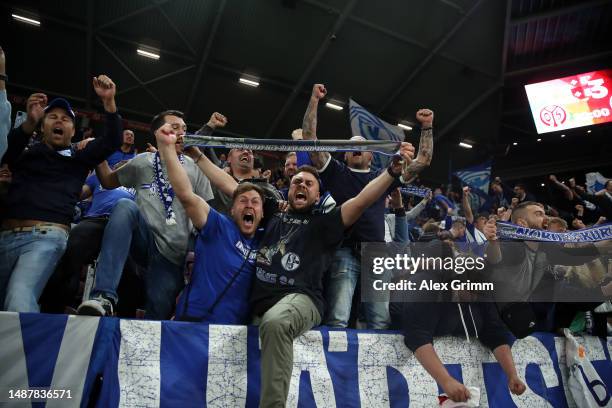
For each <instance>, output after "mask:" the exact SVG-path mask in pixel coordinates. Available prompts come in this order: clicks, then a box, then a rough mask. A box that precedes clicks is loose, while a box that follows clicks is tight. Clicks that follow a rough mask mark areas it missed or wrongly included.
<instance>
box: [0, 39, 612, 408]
mask: <svg viewBox="0 0 612 408" xmlns="http://www.w3.org/2000/svg"><path fill="white" fill-rule="evenodd" d="M0 74H2V77H0V156H1V157H2V163H1V164H2V167H0V210H1V214H2V216H1V218H2V225H1V232H0V305H1V309H2V310H5V311H16V312H39V311H41V310H42V311H44V312H53V313H79V314H88V315H98V316H119V317H132V318H133V317H135V316H142V317H144V318H147V319H170V318H174V319H177V320H185V321H197V322H208V323H221V324H250V323H253V324H257V325H259V328H260V339H261V348H262V362H261V366H262V393H261V395H262V397H261V398H262V399H261V405H262V406H265V407H272V406H284V403H285V400H286V397H287V393H288V387H289V379H290V376H291V369H292V361H293V354H292V353H293V351H292V350H293V346H292V342H293V339H294V338H295V337H297V336H299V335H300V334H302V333H303V332H305V331H307V330H309V329H310V328H312V327H315V326H318V325H321V324H322V325H326V326H329V327H335V328H347V327H349V328H350V327H353V328H355V327H357V328H368V329H388V328H395V329H398V330H401V331H402V333H403V334H404V336H405V343H406V346H407V347H408V348H410V349H411V350H412V351H413V352H414V353H415V356H416V357H417V359H418V360H419V361H420V362H421V363H422V364H423V366H424V367H425V368H426V369H427V371H428V372H429V373H430V374H431V375H432V377H434V378H435V380H436V381H437V382H438V383H439V384H440V386H441V387H442V389H443V390H444V391H445V392H446V393H447V394H448V396H449V397H450V398H452V399H453V400H455V401H465V400H466V399H467V398H468V397H469V392H468V390H467V388H466V387H465V386H463V384H461V383H460V382H459V381H458V380H457V379H455V378H453V377H452V376H451V375H450V374H449V373H448V372H447V371H446V369H445V368H444V366H443V365H442V363H441V362H440V360H439V358H438V357H437V355H436V353H435V350H434V348H433V342H434V337H435V336H440V335H461V336H462V335H464V334H465V336H466V338H467V340H468V341H470V337H474V338H478V339H480V340H481V341H482V342H483V343H484V344H485V345H486V346H487V347H489V348H490V349H491V350H492V351H493V353H494V355H495V357H496V358H497V359H498V361H499V362H500V364H501V366H502V368H503V369H504V372H505V373H506V375H507V377H508V385H509V388H510V390H511V391H512V392H514V393H516V394H521V393H522V392H523V391H524V390H525V385H524V384H523V382H522V381H521V379H520V378H519V377H518V375H517V373H516V369H515V368H514V363H513V361H512V355H511V353H510V345H511V344H512V336H515V337H523V336H525V335H527V334H530V333H532V332H533V331H535V330H541V331H550V332H557V331H559V330H560V329H561V328H564V327H570V328H572V329H573V330H574V331H576V332H581V331H588V332H589V333H591V334H596V335H603V336H605V335H606V333H607V328H608V326H607V313H609V312H610V311H611V310H612V308H610V307H609V305H610V304H609V302H607V300H608V299H609V298H610V296H611V295H612V283H610V281H611V280H612V276H611V274H612V271H610V261H609V258H608V257H609V253H610V240H607V241H603V242H597V243H595V244H590V243H582V244H562V243H561V244H558V243H555V244H548V245H544V244H543V243H539V242H536V241H515V242H513V243H512V244H514V245H509V246H504V242H500V241H502V240H501V239H499V234H498V223H499V222H509V223H511V224H514V225H517V226H522V227H525V228H529V229H532V230H547V231H550V232H566V231H571V230H584V229H585V228H589V227H591V226H597V225H601V224H605V223H606V222H607V220H609V219H610V218H611V217H612V180H608V181H607V182H606V184H605V187H604V188H603V189H602V190H600V191H596V192H587V190H586V189H585V188H584V187H583V186H581V185H579V184H578V183H577V182H576V180H575V179H574V178H569V179H567V180H564V181H560V180H559V179H557V177H555V176H554V175H550V176H549V179H548V182H549V183H548V185H549V190H548V191H549V196H548V197H547V198H546V201H544V200H538V199H537V198H536V196H534V194H532V193H531V192H530V191H528V189H527V187H526V186H525V185H524V184H521V183H516V184H514V185H510V184H509V183H507V182H505V181H504V180H501V179H500V178H499V177H495V178H493V179H492V181H491V183H490V187H489V191H488V193H487V192H478V191H475V189H473V188H470V187H469V186H461V185H460V184H456V185H454V186H453V185H444V186H442V185H425V184H426V183H421V181H420V179H419V174H420V173H421V172H422V170H423V169H425V168H427V167H428V166H430V165H431V164H432V163H435V160H433V156H434V154H433V153H434V146H433V137H432V135H433V119H434V115H433V112H432V111H430V110H428V109H421V110H419V111H418V112H417V113H416V120H417V122H418V124H419V130H420V140H419V145H418V150H415V147H413V146H412V145H411V144H410V143H406V142H403V143H402V144H401V147H400V150H399V152H398V155H397V156H396V157H394V158H393V159H392V160H391V161H390V162H389V166H388V168H386V169H375V168H373V167H372V166H371V161H372V156H373V153H371V152H368V151H354V152H346V153H344V154H342V155H332V154H330V153H325V152H312V153H305V152H288V153H286V154H285V155H284V157H283V159H282V161H277V162H276V163H274V164H272V165H270V166H268V167H269V168H266V166H264V164H263V163H264V160H262V158H261V157H258V156H257V154H256V152H253V151H251V150H250V149H248V148H247V147H245V148H234V149H231V150H229V151H221V150H219V151H217V152H215V151H214V150H212V149H203V150H200V149H199V148H197V147H188V148H186V147H185V145H184V140H183V138H184V135H185V134H186V133H187V125H186V118H184V115H183V113H182V112H180V111H178V110H166V111H163V112H160V113H159V114H158V115H156V116H155V117H154V118H153V119H152V122H151V134H152V135H153V136H154V137H155V141H156V146H153V145H149V146H148V148H147V150H146V151H145V152H143V153H140V154H137V152H136V151H135V149H134V144H135V140H134V139H135V136H134V132H132V131H131V130H129V129H123V126H122V120H121V117H120V115H119V112H120V109H119V108H118V107H117V105H116V103H115V94H116V85H115V83H114V82H113V81H112V79H111V78H110V77H108V76H106V75H99V76H97V77H95V78H93V80H92V86H93V88H94V91H95V93H96V95H97V96H98V97H99V98H100V102H101V104H102V106H103V108H104V112H105V115H106V117H105V121H104V132H103V133H102V134H100V135H92V134H88V135H87V137H84V138H83V140H82V141H80V142H78V143H72V142H71V139H72V138H73V136H74V135H75V129H76V122H77V116H76V114H75V112H74V111H73V109H72V107H71V105H70V102H69V101H67V100H65V99H62V98H55V99H52V100H51V99H49V98H48V96H47V95H45V94H42V93H34V94H32V95H31V96H30V97H29V98H28V99H27V106H26V109H25V110H26V119H25V121H24V122H23V123H21V124H18V126H16V127H13V128H12V129H11V105H10V104H9V103H8V101H7V99H6V89H5V79H6V77H5V76H4V75H5V57H4V54H3V53H2V51H1V49H0ZM326 93H327V91H326V89H325V87H324V86H323V85H321V84H316V85H314V86H313V90H312V94H311V97H310V99H309V103H308V106H307V108H306V113H305V115H304V120H303V123H302V126H301V128H300V129H297V130H296V131H294V132H293V134H292V135H291V138H292V139H294V140H299V139H304V140H316V139H317V109H318V104H319V102H320V101H321V100H322V99H323V98H324V97H325V96H326ZM227 125H228V118H226V117H225V116H224V115H223V114H221V113H218V112H214V113H213V114H212V115H211V118H210V120H209V122H208V123H207V124H206V125H205V126H203V127H202V128H201V129H199V130H198V131H197V132H196V133H197V134H201V135H211V134H214V132H215V130H216V129H220V128H223V127H225V126H227ZM94 136H96V137H94ZM351 140H356V141H359V140H364V139H363V138H362V137H361V136H354V137H353V138H351ZM266 160H267V161H268V162H269V161H270V160H271V159H270V157H266ZM272 161H273V160H272ZM406 185H411V186H416V187H419V188H421V189H422V190H424V188H425V187H427V188H429V191H428V192H425V193H424V194H420V195H419V194H416V195H414V194H409V193H407V192H406V191H405V190H402V187H403V186H406ZM372 242H375V243H385V242H394V243H400V244H402V245H404V246H403V247H402V248H406V249H405V250H406V251H410V249H409V245H410V244H415V243H418V244H422V245H425V248H426V252H427V253H428V254H429V255H432V256H438V257H444V258H447V257H450V258H453V257H454V258H456V257H458V256H460V254H465V253H470V254H471V255H470V256H478V255H483V254H485V253H486V255H487V257H488V258H487V267H488V268H490V269H487V270H488V271H490V273H491V275H498V276H500V281H506V282H508V284H507V286H508V287H511V288H512V289H513V290H514V291H515V292H516V293H514V295H515V297H518V298H520V300H521V302H514V301H497V302H494V301H491V299H487V301H483V299H482V298H479V294H477V293H472V292H471V291H451V292H448V293H447V294H446V295H444V296H442V297H443V298H444V299H436V301H432V300H431V299H425V300H423V299H421V300H419V301H415V302H399V303H398V302H393V300H392V299H388V298H386V299H384V301H380V300H377V301H371V300H367V299H365V297H364V298H363V299H364V300H362V296H360V291H363V290H364V288H362V287H361V286H362V285H363V282H368V281H367V279H368V278H367V277H365V275H364V274H367V271H363V270H362V262H361V261H362V259H361V257H362V252H361V250H362V248H363V245H364V243H372ZM396 248H397V247H396ZM534 254H535V255H534ZM538 254H543V255H542V256H539V255H538ZM92 271H95V273H91V272H92ZM88 276H89V279H87V277H88ZM364 277H365V279H366V280H364V279H362V278H364ZM383 279H386V280H387V281H392V280H394V279H397V276H393V275H392V274H390V273H387V272H385V274H383ZM412 279H414V281H415V282H421V281H423V280H425V279H428V280H432V279H433V280H434V281H436V282H444V281H445V279H447V277H445V276H444V274H443V273H438V274H435V273H434V274H431V273H428V274H425V273H423V274H421V273H416V274H413V276H412ZM551 282H552V283H551ZM555 282H559V284H560V285H566V286H571V285H574V284H575V283H576V282H578V283H580V284H581V285H582V287H584V288H586V289H585V290H588V291H589V292H588V294H589V295H588V296H589V297H588V298H587V299H583V300H582V301H581V302H575V303H565V302H555V301H553V300H549V299H547V298H544V297H543V298H537V297H534V294H535V293H538V289H539V288H541V287H542V286H543V285H555V284H556V283H555ZM564 288H565V286H564ZM568 290H569V289H568ZM581 293H582V292H581ZM513 299H514V298H513ZM479 300H480V301H479ZM536 300H537V301H536ZM468 316H469V318H468ZM517 316H519V318H517ZM466 322H468V323H469V324H466ZM470 322H471V323H470Z"/></svg>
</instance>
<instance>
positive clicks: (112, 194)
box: [85, 174, 135, 217]
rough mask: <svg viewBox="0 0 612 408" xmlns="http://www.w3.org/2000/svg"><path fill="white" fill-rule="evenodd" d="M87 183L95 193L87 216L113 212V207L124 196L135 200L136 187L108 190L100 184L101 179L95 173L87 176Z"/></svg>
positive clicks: (104, 214) (98, 215)
mask: <svg viewBox="0 0 612 408" xmlns="http://www.w3.org/2000/svg"><path fill="white" fill-rule="evenodd" d="M85 184H87V186H89V188H90V189H91V191H92V193H93V199H92V200H91V206H90V207H89V209H88V210H87V213H86V214H85V217H104V216H107V215H109V214H110V213H111V211H112V210H113V207H114V206H115V204H116V203H117V201H119V200H120V199H122V198H128V199H130V200H134V193H135V191H134V189H133V188H125V187H117V188H115V189H112V190H106V189H105V188H104V187H102V185H101V184H100V180H98V177H96V175H95V174H92V175H91V176H89V177H87V180H85Z"/></svg>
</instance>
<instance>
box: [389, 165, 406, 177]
mask: <svg viewBox="0 0 612 408" xmlns="http://www.w3.org/2000/svg"><path fill="white" fill-rule="evenodd" d="M387 173H389V175H390V176H391V177H393V178H394V179H398V178H400V176H401V175H402V172H400V173H399V174H395V173H393V170H391V166H389V167H387Z"/></svg>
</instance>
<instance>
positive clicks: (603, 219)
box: [595, 217, 607, 225]
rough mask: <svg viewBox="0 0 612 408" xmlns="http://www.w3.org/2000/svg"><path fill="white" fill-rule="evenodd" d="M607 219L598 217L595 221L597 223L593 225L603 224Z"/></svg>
mask: <svg viewBox="0 0 612 408" xmlns="http://www.w3.org/2000/svg"><path fill="white" fill-rule="evenodd" d="M606 220H607V218H606V217H599V219H598V220H597V222H596V223H595V225H601V224H605V222H606Z"/></svg>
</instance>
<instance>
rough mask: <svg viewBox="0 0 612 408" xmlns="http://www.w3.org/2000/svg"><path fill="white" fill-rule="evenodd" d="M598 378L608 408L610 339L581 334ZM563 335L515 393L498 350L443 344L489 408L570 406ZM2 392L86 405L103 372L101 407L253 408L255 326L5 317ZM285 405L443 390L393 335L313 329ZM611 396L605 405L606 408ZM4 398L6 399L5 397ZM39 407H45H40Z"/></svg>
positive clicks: (529, 365) (390, 400) (419, 399)
mask: <svg viewBox="0 0 612 408" xmlns="http://www.w3.org/2000/svg"><path fill="white" fill-rule="evenodd" d="M578 341H579V342H580V343H581V344H583V345H584V349H585V350H586V357H587V358H588V360H589V361H591V362H592V365H593V367H594V368H595V371H596V375H599V378H600V379H601V381H599V382H591V383H592V384H594V385H593V386H594V387H597V388H596V389H594V390H593V395H595V396H596V397H597V400H598V401H599V403H598V405H593V406H609V405H608V404H609V403H610V393H609V390H610V389H612V388H611V387H612V364H611V361H610V352H611V351H612V338H609V339H608V340H607V341H606V339H600V338H597V337H583V338H578ZM565 342H566V339H565V338H563V337H555V336H553V335H551V334H539V333H538V334H535V335H532V336H529V337H526V338H524V339H521V340H517V341H515V342H514V344H513V346H512V354H513V356H514V360H515V363H516V367H517V371H518V373H519V376H520V377H521V378H522V379H523V381H524V382H525V384H526V385H527V391H526V392H525V393H524V394H523V395H521V396H515V395H511V394H510V393H509V391H508V387H507V384H506V378H505V375H504V373H503V371H502V369H501V367H500V366H499V364H498V363H497V362H496V361H495V359H494V358H493V355H492V354H491V353H490V352H489V351H488V350H486V349H485V348H484V347H482V346H481V345H479V344H478V343H477V342H472V343H467V342H466V341H465V339H461V338H448V337H447V338H440V339H436V341H435V343H434V347H435V348H436V350H437V352H438V354H439V356H440V358H441V359H442V361H443V362H444V363H445V365H446V367H447V369H448V370H449V372H450V373H451V374H452V375H453V376H455V377H456V378H459V379H460V380H462V381H463V382H464V383H465V384H466V385H469V386H475V387H479V388H480V390H481V405H482V406H490V407H513V406H518V407H573V406H576V405H575V403H574V400H573V398H572V397H571V392H570V388H569V387H568V375H569V370H568V368H567V367H566V365H565V344H566V343H565ZM0 344H2V347H0V367H1V369H0V389H1V390H2V392H3V393H4V395H2V398H3V399H2V401H3V402H5V403H6V402H8V404H7V406H11V405H15V406H17V405H18V401H14V400H12V402H13V403H14V404H11V401H9V400H8V399H7V396H6V393H7V392H8V390H9V389H11V390H16V389H27V388H32V387H42V388H47V389H52V390H55V389H58V390H62V389H63V390H70V391H71V393H70V396H71V398H70V399H67V398H65V397H64V399H61V400H60V399H48V400H47V403H46V406H47V407H54V406H61V407H78V406H87V402H88V399H89V396H90V394H91V393H92V389H93V388H94V387H93V384H94V382H95V379H96V378H97V377H99V376H102V378H103V381H102V385H101V390H99V392H96V393H95V394H97V395H98V394H99V395H98V396H97V398H98V399H97V403H96V406H99V407H119V406H121V407H136V406H138V407H159V406H180V407H256V406H257V403H258V400H259V389H260V384H259V378H260V376H259V357H260V351H259V341H258V335H257V328H255V327H245V326H216V325H211V326H208V325H206V324H198V323H185V322H173V321H163V322H159V321H144V320H124V319H122V320H120V319H114V318H94V317H76V316H65V315H44V314H16V313H6V312H5V313H0ZM294 344H295V345H294V369H293V374H292V377H291V385H290V391H289V399H288V401H287V406H288V407H321V408H323V407H325V408H329V407H406V406H417V407H422V406H434V405H435V404H436V403H437V398H436V396H437V395H438V394H439V393H440V392H441V391H440V390H439V389H438V386H437V385H436V383H435V382H434V381H433V380H432V379H431V377H430V376H429V375H428V374H427V373H426V372H425V370H424V369H423V368H422V367H421V365H420V364H419V363H418V362H417V360H416V359H415V357H414V355H413V354H412V353H411V352H410V351H409V350H408V349H407V348H406V346H405V345H404V343H403V340H402V336H401V335H399V334H397V333H395V332H372V331H358V330H328V329H326V328H321V329H319V330H313V331H310V332H307V333H306V334H305V335H303V336H302V337H300V338H298V339H296V341H295V343H294ZM601 403H603V404H604V405H601ZM0 405H2V404H0ZM34 406H44V405H42V404H35V405H34Z"/></svg>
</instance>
